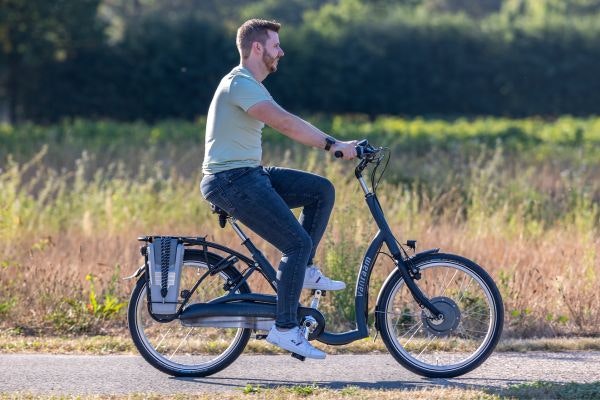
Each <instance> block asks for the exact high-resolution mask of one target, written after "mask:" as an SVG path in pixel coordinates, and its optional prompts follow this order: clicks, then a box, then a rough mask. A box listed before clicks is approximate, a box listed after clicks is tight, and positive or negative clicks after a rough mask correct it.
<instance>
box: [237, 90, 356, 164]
mask: <svg viewBox="0 0 600 400" xmlns="http://www.w3.org/2000/svg"><path fill="white" fill-rule="evenodd" d="M248 114H249V115H250V116H251V117H252V118H255V119H257V120H260V121H262V122H264V123H265V124H267V125H269V126H270V127H272V128H273V129H275V130H277V131H279V132H281V133H283V134H284V135H286V136H288V137H289V138H290V139H293V140H295V141H297V142H299V143H302V144H305V145H307V146H312V147H317V148H319V149H324V148H325V145H326V142H325V139H326V138H331V139H333V138H332V137H331V136H329V135H327V134H326V133H324V132H322V131H321V130H319V129H317V128H316V127H314V126H313V125H311V124H310V123H308V122H306V121H304V120H303V119H302V118H300V117H298V116H296V115H294V114H292V113H289V112H287V111H286V110H284V109H283V108H282V107H281V106H279V104H277V103H275V102H274V101H261V102H259V103H257V104H255V105H253V106H252V107H250V108H249V109H248ZM334 140H335V139H334ZM355 145H356V142H354V141H352V142H341V141H339V140H335V144H334V145H333V146H331V149H330V150H329V151H331V152H332V153H334V154H335V151H338V150H339V151H341V152H342V153H343V154H344V159H346V160H351V159H353V158H354V157H356V149H355Z"/></svg>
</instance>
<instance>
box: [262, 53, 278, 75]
mask: <svg viewBox="0 0 600 400" xmlns="http://www.w3.org/2000/svg"><path fill="white" fill-rule="evenodd" d="M278 60H279V57H271V56H270V55H268V54H267V52H265V53H264V54H263V62H264V63H265V67H267V70H268V71H269V72H275V71H277V61H278Z"/></svg>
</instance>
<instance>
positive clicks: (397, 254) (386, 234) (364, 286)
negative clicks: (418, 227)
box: [182, 160, 441, 345]
mask: <svg viewBox="0 0 600 400" xmlns="http://www.w3.org/2000/svg"><path fill="white" fill-rule="evenodd" d="M367 163H368V162H367V161H366V160H363V161H361V163H360V164H359V165H358V166H357V167H356V171H355V175H356V178H357V179H358V181H359V183H360V186H361V188H362V189H363V191H364V192H365V201H366V203H367V206H368V207H369V210H370V212H371V214H372V216H373V219H374V220H375V222H376V223H377V227H378V228H379V231H378V232H377V234H376V235H375V237H374V238H373V240H372V241H371V243H370V245H369V247H368V249H367V251H366V253H365V256H364V258H363V260H362V264H361V267H360V269H359V271H358V276H357V281H356V289H355V298H354V306H355V310H356V321H355V322H356V329H354V330H350V331H347V332H341V333H333V332H327V331H324V332H322V333H321V334H320V335H319V336H317V337H316V340H318V341H320V342H322V343H325V344H329V345H343V344H348V343H351V342H354V341H356V340H358V339H362V338H365V337H368V336H369V327H368V303H369V282H370V280H371V273H372V272H373V268H374V265H375V263H374V260H376V259H377V256H378V254H379V253H380V250H381V247H382V246H383V244H384V243H385V245H386V246H387V248H388V249H389V251H390V253H391V255H392V257H393V258H394V262H395V264H396V268H398V270H399V271H400V273H401V274H402V277H403V279H404V282H406V285H407V287H408V289H409V290H410V292H411V293H412V295H413V297H414V299H415V301H417V303H418V304H419V305H420V306H421V308H422V309H423V310H424V311H425V312H426V313H430V314H429V315H430V316H431V317H432V318H436V317H437V316H440V315H441V313H440V311H439V310H438V309H437V308H436V307H435V306H434V305H432V304H431V302H430V301H429V299H427V297H426V296H425V295H424V294H423V292H422V291H421V290H420V289H419V287H418V286H417V285H416V283H415V282H414V280H415V278H414V277H413V276H414V274H412V275H411V273H410V269H409V266H408V265H407V263H406V262H405V261H404V258H403V257H402V251H401V249H400V246H399V245H398V242H397V241H396V238H395V237H394V235H393V233H392V231H391V229H390V227H389V225H388V223H387V221H386V219H385V216H384V214H383V210H382V208H381V205H380V204H379V200H378V199H377V195H376V194H375V193H374V192H372V191H371V190H370V189H369V188H368V186H367V184H366V182H365V180H364V178H363V176H362V171H363V170H364V168H365V167H366V165H367ZM229 222H230V224H231V226H232V227H233V229H234V230H235V232H236V233H237V235H238V236H239V237H240V238H241V239H242V244H243V245H244V246H245V247H246V248H247V249H248V251H249V252H250V253H251V254H252V259H253V260H251V259H250V258H248V257H247V256H244V255H243V254H241V253H239V252H237V251H234V250H232V249H230V248H228V247H225V246H223V245H220V244H217V243H213V242H208V241H206V240H205V238H182V240H183V241H184V242H185V243H186V244H189V245H197V246H202V247H203V249H204V251H205V252H206V251H207V249H208V248H215V249H218V250H221V251H224V252H227V253H229V254H230V255H233V256H235V257H237V258H239V259H240V260H241V261H243V262H244V263H246V264H247V265H248V266H249V267H250V268H252V269H256V270H258V271H259V272H260V273H262V275H263V276H264V277H265V278H266V279H267V281H268V282H269V284H270V285H271V287H272V288H273V289H274V290H275V291H276V290H277V278H276V276H277V274H276V272H275V268H273V266H272V265H271V263H269V261H268V260H267V258H266V257H265V256H264V255H263V254H262V253H261V252H260V250H258V249H257V248H256V246H254V244H253V243H252V241H251V240H250V238H248V237H247V236H246V235H245V234H244V232H243V231H242V230H241V228H240V227H239V226H238V225H237V223H236V220H235V219H233V218H231V217H229ZM417 256H418V255H417ZM242 283H243V282H240V283H239V284H242ZM235 290H236V288H234V289H232V290H231V292H232V293H233V292H235ZM236 296H237V295H233V294H232V295H231V299H232V300H234V299H235V297H236ZM228 297H229V296H228ZM246 297H247V296H246ZM273 297H274V296H273ZM263 300H264V299H263ZM273 301H274V299H273Z"/></svg>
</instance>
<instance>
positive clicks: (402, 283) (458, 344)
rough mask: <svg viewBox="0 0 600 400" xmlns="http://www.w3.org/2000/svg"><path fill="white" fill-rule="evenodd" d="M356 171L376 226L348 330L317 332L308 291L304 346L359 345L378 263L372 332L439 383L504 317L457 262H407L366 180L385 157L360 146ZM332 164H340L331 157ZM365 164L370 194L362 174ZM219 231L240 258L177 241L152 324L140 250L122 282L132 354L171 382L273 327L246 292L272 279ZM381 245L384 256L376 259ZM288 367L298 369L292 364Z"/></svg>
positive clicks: (225, 219)
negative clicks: (170, 283) (383, 267)
mask: <svg viewBox="0 0 600 400" xmlns="http://www.w3.org/2000/svg"><path fill="white" fill-rule="evenodd" d="M356 148H357V153H358V159H359V160H360V162H359V163H358V165H357V166H356V168H355V177H356V178H357V180H358V182H359V184H360V187H361V188H362V190H363V192H364V194H365V201H366V203H367V206H368V208H369V211H370V213H371V216H372V217H373V219H374V220H375V222H376V224H377V226H378V229H379V230H378V232H377V234H376V235H375V237H374V238H373V240H372V241H371V243H370V245H369V247H368V249H367V250H366V253H365V255H364V257H363V260H362V263H361V265H360V267H359V270H358V276H357V282H356V288H355V309H356V313H355V315H356V321H355V323H356V328H355V329H352V330H349V331H346V332H340V333H333V332H328V331H326V330H325V327H326V320H325V317H324V316H323V314H322V313H321V312H320V311H319V310H318V306H319V302H320V299H321V296H322V295H323V294H324V293H322V292H321V291H319V290H316V291H313V297H312V300H311V304H310V306H308V307H304V306H301V305H299V309H298V318H299V321H298V322H299V325H300V326H301V328H302V329H303V333H304V335H305V337H307V338H308V340H318V341H320V342H322V343H325V344H328V345H344V344H348V343H351V342H353V341H356V340H359V339H362V338H366V337H368V336H369V326H368V317H369V315H368V314H369V306H368V304H369V283H370V278H371V274H372V272H373V269H374V267H375V265H376V262H377V260H378V257H380V256H387V257H389V258H390V259H391V260H392V262H393V264H394V270H393V271H392V272H391V273H390V275H389V276H388V278H387V279H386V280H385V282H384V283H383V285H382V287H381V289H380V291H379V295H378V298H377V301H376V305H375V318H374V322H375V324H374V325H375V329H376V331H377V332H379V333H380V334H381V337H382V340H383V342H384V343H385V346H386V348H387V349H388V351H389V352H390V353H391V354H392V355H393V357H394V358H395V359H396V360H397V361H398V362H399V363H400V364H401V365H402V366H404V367H405V368H407V369H409V370H410V371H412V372H414V373H417V374H419V375H422V376H426V377H432V378H434V377H435V378H449V377H456V376H459V375H462V374H465V373H467V372H469V371H471V370H473V369H475V368H476V367H478V366H479V365H480V364H481V363H482V362H484V361H485V360H486V359H487V358H488V357H489V356H490V354H491V353H492V352H493V350H494V348H495V346H496V344H497V343H498V340H499V339H500V335H501V332H502V327H503V320H504V308H503V303H502V298H501V296H500V292H499V291H498V288H497V287H496V285H495V284H494V282H493V280H492V278H491V277H490V276H489V275H488V273H487V272H485V270H484V269H483V268H481V267H480V266H479V265H477V264H476V263H475V262H473V261H471V260H468V259H466V258H464V257H461V256H458V255H453V254H443V253H440V252H439V249H431V250H427V251H423V252H419V253H416V251H415V248H416V246H415V245H416V242H415V241H407V243H406V246H407V247H409V248H411V249H412V251H413V252H415V253H416V254H413V255H411V256H409V255H408V253H407V250H406V249H405V248H404V246H403V245H401V244H400V243H399V242H398V241H397V240H396V238H395V236H394V235H393V233H392V231H391V229H390V227H389V225H388V223H387V221H386V219H385V216H384V214H383V211H382V208H381V205H380V203H379V201H378V199H377V194H376V189H377V185H378V183H379V181H380V180H381V178H382V176H383V175H384V173H385V169H386V167H387V162H389V157H387V162H386V163H385V164H384V165H385V166H384V168H383V170H382V172H381V174H380V176H379V178H378V179H377V181H376V172H377V170H378V167H379V166H380V164H381V163H382V161H383V160H384V159H385V158H386V154H388V153H389V150H388V149H386V148H382V147H373V146H372V145H370V144H369V143H368V142H367V141H366V140H363V141H361V142H359V143H358V145H357V147H356ZM336 156H341V155H340V154H336ZM370 164H373V166H374V168H373V169H372V172H371V188H372V189H370V188H369V187H368V184H367V182H366V181H365V178H364V177H363V175H362V174H363V171H364V170H365V169H366V168H367V166H369V165H370ZM213 212H215V213H217V214H218V217H219V223H220V226H221V227H222V228H224V227H225V225H226V223H229V224H230V225H231V227H232V228H233V230H234V231H235V233H236V234H237V235H238V236H239V237H240V239H242V244H243V246H244V247H245V248H246V249H247V250H248V251H249V252H250V255H251V256H250V257H248V256H247V255H244V254H242V253H240V252H238V251H236V250H233V249H230V248H228V247H226V246H224V245H221V244H218V243H214V242H210V241H208V240H206V237H177V240H178V243H181V244H183V245H184V246H185V252H184V256H183V267H182V272H181V287H185V289H184V290H181V293H180V299H179V300H178V301H177V305H178V308H177V312H176V313H175V314H174V315H170V316H167V317H165V316H162V317H161V316H157V315H155V314H153V313H152V310H151V307H150V297H149V296H150V294H149V293H150V291H149V290H148V275H149V272H148V251H147V248H148V244H149V243H151V242H152V241H153V240H155V239H156V238H157V237H156V236H154V237H153V236H144V237H140V238H138V240H140V241H142V242H144V243H145V244H144V245H143V246H142V248H141V250H142V255H144V257H145V263H144V265H142V266H141V267H140V268H139V269H138V270H137V271H136V272H135V273H134V274H133V275H132V276H130V277H128V278H138V280H137V284H136V285H135V288H134V290H133V292H132V295H131V299H130V302H129V307H128V324H129V330H130V333H131V336H132V339H133V342H134V344H135V346H136V347H137V349H138V350H139V352H140V354H141V355H142V356H143V357H144V359H146V361H147V362H149V363H150V364H151V365H152V366H154V367H155V368H157V369H159V370H161V371H163V372H165V373H167V374H170V375H173V376H186V377H201V376H208V375H211V374H214V373H216V372H218V371H221V370H222V369H224V368H226V367H227V366H228V365H230V364H231V363H232V362H233V361H235V360H236V359H237V357H238V356H239V355H240V354H241V353H242V352H243V350H244V348H245V347H246V345H247V343H248V341H249V339H250V337H251V335H252V332H253V331H254V332H256V338H257V339H264V338H265V337H266V334H261V333H259V332H262V331H268V330H269V329H270V327H271V326H272V324H273V323H274V320H275V304H276V296H275V295H268V294H264V293H254V292H252V290H251V288H250V285H249V284H248V278H249V277H250V276H251V275H253V274H254V273H256V272H258V273H259V275H258V276H262V278H264V279H266V281H267V282H268V284H269V286H270V287H271V288H272V289H273V290H274V291H275V293H276V292H277V279H276V272H275V269H274V268H273V266H272V265H271V264H270V263H269V261H268V260H267V259H266V258H265V256H264V255H263V254H262V253H261V251H260V250H259V249H257V248H256V246H255V245H254V244H253V243H252V241H251V240H250V239H249V238H248V237H247V236H246V235H245V233H244V232H243V230H242V229H241V228H240V226H239V225H238V224H237V221H236V220H235V219H234V218H233V217H231V216H230V215H228V214H227V213H226V212H224V211H223V210H220V209H218V208H217V207H214V206H213ZM384 244H385V245H386V247H387V249H388V252H389V253H388V252H384V251H383V250H382V247H383V245H384ZM292 355H293V356H295V357H296V358H299V359H301V360H302V359H303V358H302V357H301V356H299V355H297V354H292Z"/></svg>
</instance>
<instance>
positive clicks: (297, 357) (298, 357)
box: [292, 353, 306, 361]
mask: <svg viewBox="0 0 600 400" xmlns="http://www.w3.org/2000/svg"><path fill="white" fill-rule="evenodd" d="M292 357H294V358H296V359H298V360H300V361H304V360H306V357H304V356H301V355H300V354H297V353H292Z"/></svg>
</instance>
